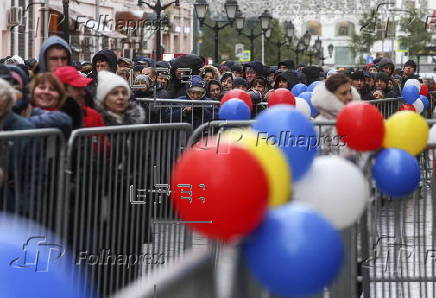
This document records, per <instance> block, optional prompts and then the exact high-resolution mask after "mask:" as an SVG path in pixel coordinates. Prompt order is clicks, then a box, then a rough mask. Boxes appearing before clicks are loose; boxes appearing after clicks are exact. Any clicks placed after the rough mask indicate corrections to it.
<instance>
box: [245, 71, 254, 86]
mask: <svg viewBox="0 0 436 298" xmlns="http://www.w3.org/2000/svg"><path fill="white" fill-rule="evenodd" d="M245 78H246V80H247V82H248V83H250V82H251V81H252V80H254V79H255V78H256V72H255V71H252V70H249V71H247V72H246V73H245Z"/></svg>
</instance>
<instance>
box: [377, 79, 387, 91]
mask: <svg viewBox="0 0 436 298" xmlns="http://www.w3.org/2000/svg"><path fill="white" fill-rule="evenodd" d="M386 86H387V84H386V82H385V81H383V80H376V81H375V89H377V90H384V89H386Z"/></svg>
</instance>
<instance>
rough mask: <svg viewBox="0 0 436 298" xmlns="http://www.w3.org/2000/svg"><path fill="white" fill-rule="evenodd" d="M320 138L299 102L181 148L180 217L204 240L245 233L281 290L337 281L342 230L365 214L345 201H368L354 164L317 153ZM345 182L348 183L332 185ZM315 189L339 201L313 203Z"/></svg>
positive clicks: (261, 270) (269, 281)
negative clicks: (185, 187) (248, 124)
mask: <svg viewBox="0 0 436 298" xmlns="http://www.w3.org/2000/svg"><path fill="white" fill-rule="evenodd" d="M277 90H279V89H277ZM277 90H276V91H275V92H277ZM281 92H285V91H279V92H278V94H280V93H281ZM287 92H289V91H287ZM289 93H290V92H289ZM288 100H289V97H288ZM317 139H318V138H317V135H316V132H315V128H314V125H313V123H312V122H311V121H310V119H309V118H308V117H306V116H305V115H304V114H302V113H301V112H300V111H298V110H297V109H296V108H295V106H292V105H289V104H287V105H273V106H272V107H270V108H269V109H267V110H265V111H263V112H262V113H261V114H259V115H258V116H257V118H256V121H255V123H254V124H253V127H252V128H250V129H240V130H237V129H234V130H229V131H226V132H224V133H223V134H222V135H219V136H217V137H209V138H206V139H203V140H202V141H200V142H199V143H197V144H196V145H195V146H193V147H192V148H189V149H187V150H186V151H185V152H184V153H183V154H182V155H181V157H180V158H179V160H178V161H177V163H176V165H175V167H174V169H173V171H172V178H171V189H173V190H174V191H173V192H172V194H171V195H172V201H173V204H174V206H175V209H176V211H177V212H178V214H179V216H180V218H181V219H182V220H185V221H189V223H188V224H189V225H190V226H191V227H192V228H193V229H195V230H196V231H198V232H200V233H202V234H204V235H206V236H207V237H209V238H212V239H218V240H222V241H224V242H226V243H232V242H234V241H238V242H239V241H241V242H242V243H241V249H242V253H243V255H244V258H245V261H246V262H245V263H246V264H247V266H248V268H249V269H250V271H251V272H252V273H253V274H254V276H255V277H256V279H257V280H258V281H259V282H261V283H262V284H263V285H264V286H266V287H267V288H268V289H269V290H270V291H272V292H273V293H276V294H279V295H283V296H289V295H297V296H299V295H310V294H314V293H317V292H320V291H322V289H323V288H324V287H325V286H327V285H328V284H329V283H330V282H332V281H333V280H334V278H335V277H336V275H337V274H338V272H339V270H340V268H341V265H342V259H343V255H344V248H343V243H342V238H341V235H340V233H339V230H338V228H340V227H341V224H351V223H353V222H354V221H355V220H356V219H357V217H358V216H359V215H360V213H361V210H359V211H356V212H350V210H347V208H354V209H358V208H359V206H362V207H360V208H361V209H362V210H363V206H364V203H365V202H366V201H367V198H366V192H365V188H367V187H366V184H365V183H366V182H365V179H364V177H363V175H362V174H361V173H360V172H359V170H358V168H357V167H356V166H354V165H353V164H352V163H351V162H348V161H346V160H344V159H342V158H339V157H333V156H331V157H316V156H317V153H318V145H317ZM330 171H333V173H334V175H332V173H331V172H330ZM320 177H322V178H320ZM324 179H328V181H329V182H331V184H330V183H325V182H324V181H322V180H324ZM344 181H347V182H346V183H345V184H346V186H345V188H346V189H345V190H344V191H340V192H338V188H340V187H343V185H342V184H344ZM348 182H349V183H348ZM187 184H189V185H192V186H193V187H192V188H190V189H189V194H187V191H186V190H185V191H181V190H180V189H178V186H179V185H187ZM199 185H203V186H204V187H203V188H200V187H199ZM319 188H320V189H321V190H320V192H321V193H322V198H319V200H330V202H332V201H331V199H333V200H334V204H335V205H330V208H325V206H326V205H327V204H328V201H327V202H326V203H323V204H324V205H323V206H322V207H321V206H319V207H316V206H314V204H318V203H319V202H315V203H314V202H313V201H312V194H311V193H310V191H311V190H315V189H319ZM327 192H330V194H331V193H332V192H335V194H336V193H338V196H329V195H328V194H327ZM356 192H361V194H360V195H357V196H356ZM306 193H308V195H306ZM188 196H189V197H190V199H188V198H187V197H188ZM331 197H332V198H331ZM338 197H340V198H339V199H338ZM291 198H294V201H291ZM342 200H346V201H347V202H346V204H345V203H344V202H343V201H342ZM356 200H360V204H356V202H355V201H356ZM330 204H332V203H330ZM338 205H339V206H338ZM331 206H338V207H337V208H336V209H337V210H336V211H335V212H336V214H335V215H333V217H334V216H338V217H340V220H337V222H339V223H340V224H337V223H336V222H332V221H331V220H330V218H331V217H332V216H330V215H329V213H328V212H329V210H328V209H332V208H331ZM356 206H357V207H356ZM320 211H321V212H320ZM324 211H327V213H323V212H324ZM353 216H355V218H351V217H353ZM199 221H200V222H201V223H200V222H199ZM314 243H316V245H314Z"/></svg>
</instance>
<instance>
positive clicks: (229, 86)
mask: <svg viewBox="0 0 436 298" xmlns="http://www.w3.org/2000/svg"><path fill="white" fill-rule="evenodd" d="M221 84H222V85H223V89H224V91H229V90H232V78H231V77H228V78H226V79H225V80H224V81H222V82H221Z"/></svg>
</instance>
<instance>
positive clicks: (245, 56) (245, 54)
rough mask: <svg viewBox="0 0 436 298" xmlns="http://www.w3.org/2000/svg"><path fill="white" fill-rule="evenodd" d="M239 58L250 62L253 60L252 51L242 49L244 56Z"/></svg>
mask: <svg viewBox="0 0 436 298" xmlns="http://www.w3.org/2000/svg"><path fill="white" fill-rule="evenodd" d="M239 60H240V61H241V62H249V61H251V52H250V51H248V50H246V51H242V56H241V58H239Z"/></svg>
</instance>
